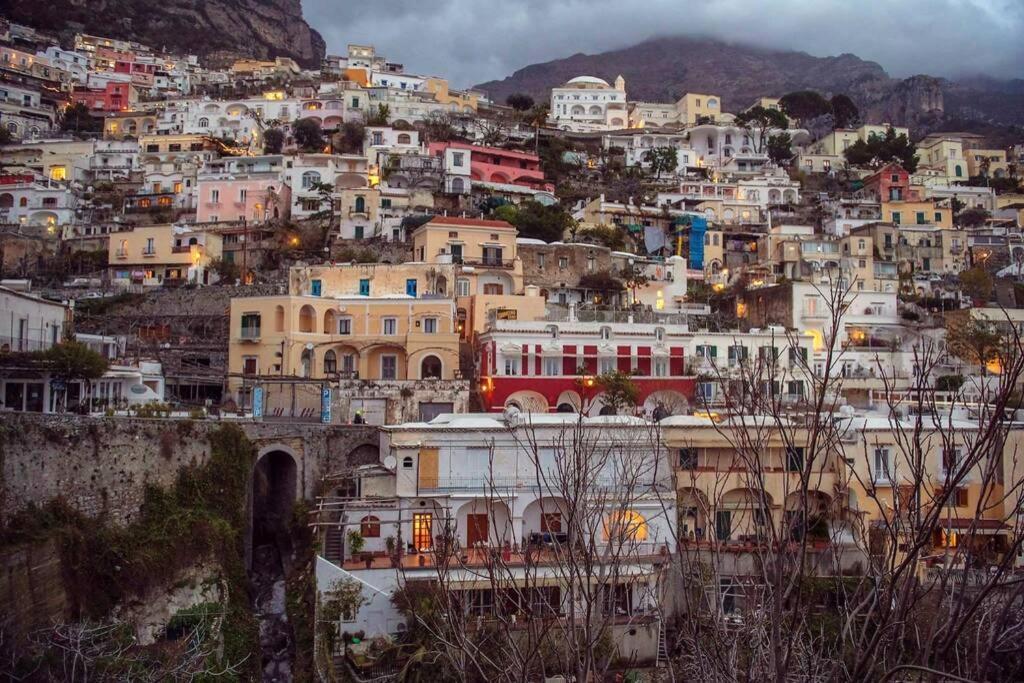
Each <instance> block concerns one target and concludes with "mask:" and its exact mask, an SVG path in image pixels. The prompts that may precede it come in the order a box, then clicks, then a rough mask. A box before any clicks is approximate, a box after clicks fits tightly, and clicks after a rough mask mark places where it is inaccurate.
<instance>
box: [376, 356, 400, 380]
mask: <svg viewBox="0 0 1024 683" xmlns="http://www.w3.org/2000/svg"><path fill="white" fill-rule="evenodd" d="M380 378H381V379H398V356H393V355H387V356H381V357H380Z"/></svg>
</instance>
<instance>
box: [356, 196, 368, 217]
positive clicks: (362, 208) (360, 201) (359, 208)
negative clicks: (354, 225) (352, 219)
mask: <svg viewBox="0 0 1024 683" xmlns="http://www.w3.org/2000/svg"><path fill="white" fill-rule="evenodd" d="M356 213H366V199H364V198H363V197H356Z"/></svg>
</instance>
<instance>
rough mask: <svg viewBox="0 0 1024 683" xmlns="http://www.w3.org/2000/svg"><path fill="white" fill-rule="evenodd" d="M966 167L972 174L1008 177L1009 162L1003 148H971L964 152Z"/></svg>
mask: <svg viewBox="0 0 1024 683" xmlns="http://www.w3.org/2000/svg"><path fill="white" fill-rule="evenodd" d="M965 156H966V157H967V168H968V171H969V172H970V174H971V175H972V176H980V175H986V176H988V177H989V178H1008V177H1009V176H1010V168H1009V164H1008V163H1007V160H1006V150H1005V149H971V150H967V152H966V153H965Z"/></svg>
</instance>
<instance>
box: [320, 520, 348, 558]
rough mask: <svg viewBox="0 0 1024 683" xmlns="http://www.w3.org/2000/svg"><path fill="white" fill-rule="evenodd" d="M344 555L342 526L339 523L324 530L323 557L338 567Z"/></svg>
mask: <svg viewBox="0 0 1024 683" xmlns="http://www.w3.org/2000/svg"><path fill="white" fill-rule="evenodd" d="M344 556H345V532H344V528H343V527H342V526H341V525H338V526H332V527H329V528H328V529H327V531H325V532H324V559H325V560H327V561H328V562H332V563H334V564H336V565H338V566H339V567H340V566H341V563H342V560H343V559H344Z"/></svg>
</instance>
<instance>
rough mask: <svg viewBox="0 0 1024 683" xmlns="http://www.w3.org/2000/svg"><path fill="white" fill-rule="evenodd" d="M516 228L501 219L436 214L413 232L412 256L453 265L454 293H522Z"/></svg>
mask: <svg viewBox="0 0 1024 683" xmlns="http://www.w3.org/2000/svg"><path fill="white" fill-rule="evenodd" d="M516 234H517V233H516V229H515V228H514V227H512V226H511V225H509V224H508V223H506V222H504V221H488V220H477V219H470V218H455V217H448V216H435V217H434V218H433V219H431V220H430V222H428V223H425V224H423V225H421V226H420V227H419V228H417V229H416V230H415V232H413V234H412V243H413V258H415V259H416V260H417V261H421V262H424V263H438V264H448V263H451V264H455V265H458V266H461V268H460V269H459V270H458V271H457V273H456V288H455V295H456V296H457V297H459V298H464V297H468V296H472V295H474V294H521V293H522V291H523V264H522V261H520V260H519V253H518V250H517V245H516Z"/></svg>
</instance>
